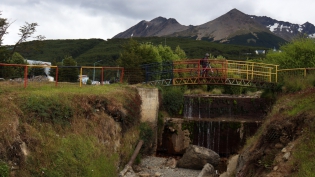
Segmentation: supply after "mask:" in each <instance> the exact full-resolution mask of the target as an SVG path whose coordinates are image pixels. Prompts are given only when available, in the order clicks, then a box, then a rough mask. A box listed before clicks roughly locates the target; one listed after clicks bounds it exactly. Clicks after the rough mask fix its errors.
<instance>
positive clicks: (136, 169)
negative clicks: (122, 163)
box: [132, 165, 142, 173]
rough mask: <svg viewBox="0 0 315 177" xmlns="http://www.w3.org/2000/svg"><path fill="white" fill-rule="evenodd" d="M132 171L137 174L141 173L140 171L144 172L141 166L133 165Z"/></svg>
mask: <svg viewBox="0 0 315 177" xmlns="http://www.w3.org/2000/svg"><path fill="white" fill-rule="evenodd" d="M132 169H133V171H134V172H136V173H139V172H140V171H142V168H141V167H140V166H139V165H133V166H132Z"/></svg>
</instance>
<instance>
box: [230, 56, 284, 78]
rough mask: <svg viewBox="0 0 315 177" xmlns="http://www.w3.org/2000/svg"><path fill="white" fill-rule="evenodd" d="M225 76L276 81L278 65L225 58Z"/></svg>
mask: <svg viewBox="0 0 315 177" xmlns="http://www.w3.org/2000/svg"><path fill="white" fill-rule="evenodd" d="M227 63H228V64H227V77H228V78H235V79H245V80H252V81H261V82H273V83H276V82H277V72H278V65H272V64H265V63H258V62H247V61H235V60H227Z"/></svg>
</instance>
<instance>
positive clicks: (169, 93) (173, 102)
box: [162, 87, 184, 116]
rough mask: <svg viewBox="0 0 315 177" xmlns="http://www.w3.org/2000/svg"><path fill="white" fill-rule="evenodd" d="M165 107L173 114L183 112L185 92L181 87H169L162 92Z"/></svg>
mask: <svg viewBox="0 0 315 177" xmlns="http://www.w3.org/2000/svg"><path fill="white" fill-rule="evenodd" d="M162 102H163V108H164V109H165V110H166V111H167V113H168V114H169V115H171V116H174V115H178V114H182V112H181V111H182V109H183V104H184V92H183V91H182V90H181V88H180V87H167V88H165V89H164V90H163V93H162Z"/></svg>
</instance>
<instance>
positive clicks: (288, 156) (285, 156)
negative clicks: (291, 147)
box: [282, 152, 291, 161]
mask: <svg viewBox="0 0 315 177" xmlns="http://www.w3.org/2000/svg"><path fill="white" fill-rule="evenodd" d="M290 156H291V153H290V152H286V153H285V154H284V155H283V157H282V159H283V160H284V161H287V160H289V158H290Z"/></svg>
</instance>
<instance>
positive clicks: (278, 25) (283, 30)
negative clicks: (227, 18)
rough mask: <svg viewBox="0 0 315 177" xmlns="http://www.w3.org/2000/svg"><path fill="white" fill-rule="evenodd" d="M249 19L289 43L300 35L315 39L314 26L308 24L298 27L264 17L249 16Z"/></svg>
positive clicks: (297, 25)
mask: <svg viewBox="0 0 315 177" xmlns="http://www.w3.org/2000/svg"><path fill="white" fill-rule="evenodd" d="M250 17H251V18H252V19H254V20H255V21H257V22H259V23H260V24H262V25H264V26H265V27H266V28H267V29H269V30H270V31H271V32H273V33H274V34H276V35H277V36H279V37H281V38H283V39H285V40H287V41H291V40H292V39H294V38H295V37H296V36H298V35H300V34H307V35H309V36H313V37H315V26H314V25H313V24H311V23H309V22H306V23H304V24H302V25H299V24H292V23H290V22H284V21H278V20H275V19H272V18H270V17H266V16H262V17H260V16H255V15H251V16H250Z"/></svg>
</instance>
